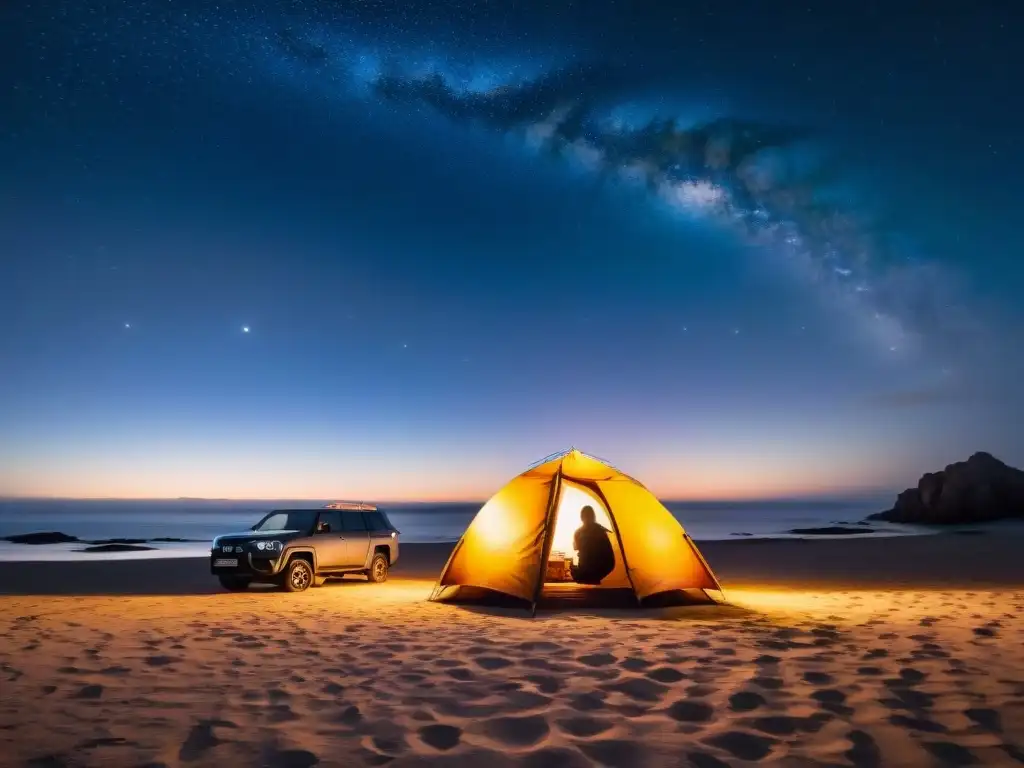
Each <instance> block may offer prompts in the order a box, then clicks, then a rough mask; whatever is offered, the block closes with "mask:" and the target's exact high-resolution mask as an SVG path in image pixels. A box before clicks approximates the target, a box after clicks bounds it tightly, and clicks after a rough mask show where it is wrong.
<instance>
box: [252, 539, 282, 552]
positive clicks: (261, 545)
mask: <svg viewBox="0 0 1024 768" xmlns="http://www.w3.org/2000/svg"><path fill="white" fill-rule="evenodd" d="M256 549H258V550H259V551H261V552H280V551H281V550H282V549H284V545H283V544H282V543H281V542H280V541H257V542H256Z"/></svg>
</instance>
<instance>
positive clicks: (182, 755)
mask: <svg viewBox="0 0 1024 768" xmlns="http://www.w3.org/2000/svg"><path fill="white" fill-rule="evenodd" d="M214 728H237V726H236V725H235V724H234V723H232V722H231V721H229V720H200V721H199V722H198V723H196V724H195V725H193V726H192V729H191V730H190V731H189V732H188V736H187V737H186V738H185V741H184V742H183V743H182V745H181V748H180V749H179V750H178V759H179V760H183V761H185V762H192V761H194V760H198V759H199V758H201V757H202V756H203V755H205V754H206V753H207V752H208V751H210V750H211V749H213V748H214V747H216V746H217V745H218V744H223V743H224V742H223V740H222V739H220V738H219V737H218V736H217V734H215V733H214V731H213V729H214Z"/></svg>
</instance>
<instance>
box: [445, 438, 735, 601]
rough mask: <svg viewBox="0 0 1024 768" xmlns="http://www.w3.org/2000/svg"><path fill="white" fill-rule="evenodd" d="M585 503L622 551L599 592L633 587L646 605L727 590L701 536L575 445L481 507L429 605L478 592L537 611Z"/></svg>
mask: <svg viewBox="0 0 1024 768" xmlns="http://www.w3.org/2000/svg"><path fill="white" fill-rule="evenodd" d="M583 505H588V506H591V507H592V508H593V509H594V510H595V512H596V513H597V516H598V521H599V522H600V523H603V524H604V525H605V527H606V528H607V529H608V530H610V531H611V536H610V537H609V538H610V539H611V542H612V547H613V549H614V551H615V555H616V558H615V560H616V565H615V570H613V571H612V572H611V573H610V574H609V575H608V576H607V577H606V578H604V579H603V580H602V581H601V584H600V586H599V587H597V588H611V589H629V590H632V592H633V593H634V595H635V596H636V598H637V600H638V601H643V600H645V599H646V598H649V597H651V596H652V595H657V594H660V593H665V592H675V591H677V590H719V591H720V590H721V586H720V585H719V583H718V580H717V579H716V578H715V576H714V574H713V573H712V572H711V568H710V567H709V566H708V564H707V562H705V560H704V558H703V557H702V556H701V554H700V552H699V551H698V550H697V547H696V545H695V544H694V543H693V540H692V539H690V537H689V536H688V535H687V534H686V532H685V531H684V530H683V527H682V526H681V525H680V524H679V521H677V520H676V519H675V517H673V516H672V513H671V512H669V511H668V510H667V509H665V507H664V506H663V505H662V504H661V502H659V501H658V499H657V498H655V496H654V494H652V493H651V492H650V491H648V490H647V489H646V488H645V487H644V486H643V485H641V484H640V483H639V482H637V481H636V480H634V479H633V478H631V477H629V476H628V475H625V474H623V473H622V472H620V471H619V470H617V469H615V468H614V467H611V466H609V465H608V464H606V463H605V462H603V461H600V460H598V459H596V458H594V457H592V456H588V455H586V454H584V453H581V452H580V451H578V450H576V449H575V448H572V449H570V450H568V451H566V452H563V453H560V454H556V455H554V456H549V457H548V458H546V459H543V460H541V462H539V463H538V464H535V465H534V466H533V467H531V468H530V469H528V470H526V471H525V472H523V474H521V475H519V476H518V477H516V478H515V479H514V480H512V481H511V482H510V483H508V484H507V485H506V486H505V487H504V488H502V489H501V490H499V491H498V492H497V493H496V494H495V495H494V496H492V497H491V499H490V500H489V501H488V502H487V503H486V504H484V506H483V507H481V509H480V511H479V512H478V513H477V514H476V517H474V518H473V521H472V522H471V523H470V525H469V528H467V529H466V532H465V534H463V536H462V539H460V540H459V543H458V544H457V545H456V546H455V549H454V550H453V551H452V554H451V556H450V557H449V558H448V562H447V563H446V564H445V567H444V570H443V571H441V576H440V578H439V579H438V581H437V584H436V585H435V587H434V591H433V592H432V593H431V596H430V599H431V600H444V599H447V598H448V597H451V596H454V595H455V594H457V592H458V588H459V587H472V588H477V589H484V590H491V591H493V592H499V593H502V594H505V595H510V596H512V597H515V598H518V599H521V600H525V601H527V602H529V603H530V604H531V606H532V608H533V610H534V611H535V610H536V607H537V601H538V599H539V598H540V595H541V590H542V589H543V587H544V582H545V574H546V573H547V570H546V569H547V565H548V562H549V558H551V557H552V554H553V553H555V554H556V555H557V556H558V557H561V556H562V555H561V553H564V552H566V551H568V550H571V548H572V534H573V531H574V529H575V527H576V526H577V525H579V522H580V517H579V510H580V509H581V507H582V506H583Z"/></svg>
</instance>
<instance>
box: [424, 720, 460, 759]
mask: <svg viewBox="0 0 1024 768" xmlns="http://www.w3.org/2000/svg"><path fill="white" fill-rule="evenodd" d="M419 735H420V739H421V740H422V741H423V743H424V744H426V745H427V746H429V747H433V748H434V749H437V750H440V751H442V752H445V751H447V750H449V749H453V748H455V747H456V746H458V744H459V741H460V740H461V739H462V729H461V728H456V727H455V726H454V725H443V724H440V723H437V724H434V725H424V726H423V727H422V728H420V729H419Z"/></svg>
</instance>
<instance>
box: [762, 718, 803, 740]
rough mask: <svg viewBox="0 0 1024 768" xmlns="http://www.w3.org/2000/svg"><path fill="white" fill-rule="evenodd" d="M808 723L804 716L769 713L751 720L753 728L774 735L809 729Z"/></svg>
mask: <svg viewBox="0 0 1024 768" xmlns="http://www.w3.org/2000/svg"><path fill="white" fill-rule="evenodd" d="M806 725H807V724H806V721H805V720H804V718H801V717H790V716H788V715H768V716H766V717H758V718H755V719H754V720H752V721H750V726H751V727H752V728H754V729H755V730H758V731H761V732H762V733H768V734H771V735H772V736H792V735H793V734H794V733H799V732H800V731H803V730H807V727H806Z"/></svg>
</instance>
